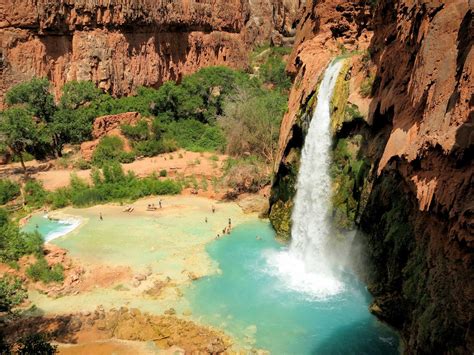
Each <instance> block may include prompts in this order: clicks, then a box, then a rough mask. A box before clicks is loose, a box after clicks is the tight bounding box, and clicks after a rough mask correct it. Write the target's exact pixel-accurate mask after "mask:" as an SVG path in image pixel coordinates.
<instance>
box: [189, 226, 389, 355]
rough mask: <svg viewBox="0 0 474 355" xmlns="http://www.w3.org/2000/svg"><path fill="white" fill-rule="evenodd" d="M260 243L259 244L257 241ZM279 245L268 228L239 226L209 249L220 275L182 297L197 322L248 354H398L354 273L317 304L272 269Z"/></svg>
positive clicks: (192, 288)
mask: <svg viewBox="0 0 474 355" xmlns="http://www.w3.org/2000/svg"><path fill="white" fill-rule="evenodd" d="M257 235H258V236H259V237H260V238H261V239H260V240H258V239H257V238H256V236H257ZM284 248H285V247H284V246H282V245H279V244H278V243H277V242H276V241H275V239H274V234H273V231H272V229H271V227H270V226H269V225H268V223H264V222H253V223H247V224H244V225H241V226H239V227H237V228H236V229H235V230H234V232H233V233H232V236H231V237H230V238H224V239H221V240H219V241H217V242H215V243H212V244H210V245H209V246H208V248H207V250H208V252H209V254H210V255H211V257H212V258H213V259H214V260H216V261H217V262H218V263H219V267H220V269H221V270H222V273H221V274H219V275H213V276H210V277H206V278H204V279H202V280H199V281H197V282H195V283H193V285H192V286H191V287H189V288H188V290H187V291H186V292H185V297H187V298H188V300H189V302H190V304H191V305H192V310H193V314H194V316H195V317H199V316H200V317H201V321H204V322H207V323H210V324H211V325H214V326H217V327H221V328H223V329H225V330H226V331H228V332H229V333H230V334H232V335H234V336H235V337H236V338H237V339H239V340H240V341H241V342H242V344H243V345H244V346H246V347H247V348H248V349H250V348H252V347H256V348H264V349H267V350H270V351H271V352H272V353H273V354H382V353H383V354H386V355H389V354H397V353H398V350H397V348H398V337H397V335H396V333H394V332H393V331H392V330H391V329H390V328H388V327H387V326H386V325H384V324H382V323H380V322H379V321H377V320H376V318H375V317H373V316H372V315H371V314H370V313H369V312H368V310H367V307H368V304H369V302H370V295H369V294H368V292H367V291H366V289H365V288H364V286H363V285H362V284H360V283H359V282H358V281H357V280H356V278H355V277H354V276H352V275H350V274H348V275H346V277H345V280H344V291H343V292H341V293H340V294H338V295H336V296H332V297H329V298H326V299H320V300H317V299H312V298H310V297H308V295H307V294H303V293H298V292H295V291H292V290H291V287H288V285H286V284H285V283H284V282H283V281H282V280H281V279H279V278H278V277H277V276H276V275H274V274H273V272H271V268H270V265H268V263H267V260H268V254H269V253H276V252H279V251H281V250H283V249H284Z"/></svg>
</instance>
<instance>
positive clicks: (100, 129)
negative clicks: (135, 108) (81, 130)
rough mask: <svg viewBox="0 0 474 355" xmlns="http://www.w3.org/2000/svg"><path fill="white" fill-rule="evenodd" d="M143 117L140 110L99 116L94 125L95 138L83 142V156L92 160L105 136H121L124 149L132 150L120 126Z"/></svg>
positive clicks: (130, 123)
mask: <svg viewBox="0 0 474 355" xmlns="http://www.w3.org/2000/svg"><path fill="white" fill-rule="evenodd" d="M141 119H142V117H141V115H140V114H139V113H138V112H125V113H119V114H116V115H106V116H101V117H97V118H96V119H95V120H94V124H93V126H92V137H93V138H94V140H92V141H88V142H83V143H82V144H81V156H82V158H83V159H85V160H87V161H90V160H91V159H92V155H93V154H94V150H95V148H97V146H98V145H99V142H100V140H101V138H103V137H105V136H114V137H119V138H120V139H121V140H122V141H123V142H124V147H123V148H124V151H125V152H130V151H131V150H132V148H131V145H130V143H129V141H128V139H127V138H126V137H125V136H124V135H123V134H122V131H121V130H120V127H121V126H122V125H131V126H133V125H135V124H137V123H138V121H140V120H141Z"/></svg>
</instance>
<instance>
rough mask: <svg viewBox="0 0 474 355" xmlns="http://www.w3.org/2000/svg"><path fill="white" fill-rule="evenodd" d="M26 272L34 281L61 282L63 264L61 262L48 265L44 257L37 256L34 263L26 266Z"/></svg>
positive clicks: (62, 278)
mask: <svg viewBox="0 0 474 355" xmlns="http://www.w3.org/2000/svg"><path fill="white" fill-rule="evenodd" d="M26 274H27V275H28V277H30V278H31V279H33V280H34V281H41V282H44V283H50V282H62V281H63V280H64V268H63V266H62V265H61V264H54V265H53V266H49V265H48V262H47V261H46V259H45V258H44V257H40V258H38V260H37V261H36V263H34V264H32V265H30V266H28V268H27V269H26Z"/></svg>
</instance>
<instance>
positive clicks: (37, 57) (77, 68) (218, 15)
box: [0, 0, 299, 101]
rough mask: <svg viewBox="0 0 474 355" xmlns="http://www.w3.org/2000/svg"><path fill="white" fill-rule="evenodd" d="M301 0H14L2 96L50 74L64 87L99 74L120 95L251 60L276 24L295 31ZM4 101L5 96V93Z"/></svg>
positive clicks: (2, 32) (5, 28)
mask: <svg viewBox="0 0 474 355" xmlns="http://www.w3.org/2000/svg"><path fill="white" fill-rule="evenodd" d="M298 6H299V1H288V0H261V1H257V2H250V1H248V0H230V1H223V0H206V1H189V0H182V1H168V0H141V1H138V0H62V1H52V0H20V1H13V0H6V1H2V3H1V4H0V42H1V50H0V97H3V95H4V93H5V91H6V90H7V89H8V88H9V87H11V86H12V85H14V84H16V83H18V82H21V81H24V80H28V79H30V78H31V77H33V76H47V77H48V78H49V79H50V80H51V81H52V82H53V84H54V89H55V93H56V94H58V93H59V90H60V88H61V87H62V85H63V84H64V83H65V82H67V81H70V80H92V81H94V82H95V83H96V84H97V85H98V86H99V87H101V88H102V89H105V90H107V91H109V92H111V93H113V94H114V95H118V96H120V95H128V94H130V93H133V92H134V91H135V89H136V88H137V87H138V86H141V85H144V86H159V85H160V84H161V83H163V82H164V81H167V80H179V79H180V78H181V76H182V75H185V74H189V73H192V72H194V71H196V70H197V69H199V68H201V67H204V66H209V65H228V66H231V67H244V66H245V65H246V63H247V59H248V52H249V50H250V49H251V47H252V46H253V45H255V44H258V43H262V42H264V41H267V40H269V38H270V36H271V34H272V33H273V31H276V32H277V33H282V34H283V35H285V36H290V35H291V33H290V32H291V31H292V28H294V26H295V25H296V21H297V14H298ZM0 101H2V100H0Z"/></svg>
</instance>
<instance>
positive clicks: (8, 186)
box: [0, 179, 20, 205]
mask: <svg viewBox="0 0 474 355" xmlns="http://www.w3.org/2000/svg"><path fill="white" fill-rule="evenodd" d="M19 195H20V185H18V184H17V183H16V182H13V181H11V180H8V179H0V205H4V204H5V203H7V202H10V201H12V200H14V199H15V198H17V197H18V196H19Z"/></svg>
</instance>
